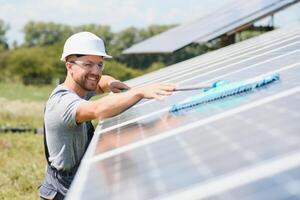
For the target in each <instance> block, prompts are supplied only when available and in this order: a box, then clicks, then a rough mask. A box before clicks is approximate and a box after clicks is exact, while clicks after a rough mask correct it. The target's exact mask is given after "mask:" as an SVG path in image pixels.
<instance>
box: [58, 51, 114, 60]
mask: <svg viewBox="0 0 300 200" xmlns="http://www.w3.org/2000/svg"><path fill="white" fill-rule="evenodd" d="M73 54H75V53H67V54H63V55H62V57H61V58H60V60H61V61H66V57H67V56H69V55H73ZM76 54H80V55H93V56H103V57H104V58H112V56H110V55H107V54H104V53H99V52H94V53H93V52H89V53H86V52H77V53H76Z"/></svg>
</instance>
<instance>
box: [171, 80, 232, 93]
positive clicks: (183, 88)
mask: <svg viewBox="0 0 300 200" xmlns="http://www.w3.org/2000/svg"><path fill="white" fill-rule="evenodd" d="M228 83H229V81H227V80H220V81H215V82H213V83H212V84H200V85H192V86H178V87H176V88H175V90H174V91H188V90H201V89H202V90H203V91H207V90H209V89H211V88H216V87H219V86H221V85H224V84H228Z"/></svg>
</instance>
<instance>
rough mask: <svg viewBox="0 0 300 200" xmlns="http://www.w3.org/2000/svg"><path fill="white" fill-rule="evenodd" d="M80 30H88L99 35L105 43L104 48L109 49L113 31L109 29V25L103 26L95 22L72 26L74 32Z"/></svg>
mask: <svg viewBox="0 0 300 200" xmlns="http://www.w3.org/2000/svg"><path fill="white" fill-rule="evenodd" d="M80 31H89V32H91V33H94V34H96V35H97V36H99V37H101V38H102V39H103V40H104V42H105V43H106V45H105V46H106V48H108V49H109V45H110V43H111V40H112V39H113V32H112V31H111V29H110V27H109V26H106V25H104V26H103V25H97V24H86V25H81V26H77V27H75V28H73V32H74V33H75V32H80Z"/></svg>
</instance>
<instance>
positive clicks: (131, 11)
mask: <svg viewBox="0 0 300 200" xmlns="http://www.w3.org/2000/svg"><path fill="white" fill-rule="evenodd" d="M231 1H234V0H0V19H2V20H3V21H4V22H5V23H6V24H9V26H10V29H9V31H8V32H7V34H6V37H7V39H8V42H9V43H10V44H11V43H12V42H13V41H17V42H18V43H21V42H22V41H23V34H22V28H23V27H24V25H25V24H26V23H27V22H28V21H30V20H33V21H42V22H56V23H63V24H68V25H71V26H76V25H82V24H88V23H96V24H100V25H109V26H110V27H111V28H112V30H113V31H120V30H122V29H125V28H127V27H130V26H134V27H137V28H143V27H147V26H149V25H152V24H181V23H185V22H188V21H191V20H194V19H197V18H199V17H201V16H204V15H206V14H208V13H210V12H213V11H214V10H216V9H217V8H218V7H221V6H223V5H225V4H226V3H228V2H231ZM236 1H238V0H236ZM265 21H266V20H265ZM296 22H298V23H300V3H298V4H297V5H294V6H292V7H290V8H288V9H286V10H284V11H282V12H280V13H279V14H278V15H275V25H278V26H285V25H288V24H291V23H296Z"/></svg>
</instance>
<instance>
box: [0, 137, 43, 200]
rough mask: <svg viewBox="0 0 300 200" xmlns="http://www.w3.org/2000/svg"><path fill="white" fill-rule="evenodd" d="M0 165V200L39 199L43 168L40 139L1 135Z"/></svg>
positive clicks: (41, 140) (41, 141) (41, 142)
mask: <svg viewBox="0 0 300 200" xmlns="http://www.w3.org/2000/svg"><path fill="white" fill-rule="evenodd" d="M0 166H1V168H0V180H1V184H0V199H3V200H11V199H28V200H29V199H39V197H38V195H37V188H38V186H39V185H40V184H41V182H42V180H43V176H44V169H45V166H46V162H45V158H44V150H43V138H42V136H41V135H34V134H33V133H23V134H13V133H7V134H3V133H2V134H0Z"/></svg>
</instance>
